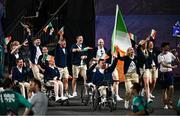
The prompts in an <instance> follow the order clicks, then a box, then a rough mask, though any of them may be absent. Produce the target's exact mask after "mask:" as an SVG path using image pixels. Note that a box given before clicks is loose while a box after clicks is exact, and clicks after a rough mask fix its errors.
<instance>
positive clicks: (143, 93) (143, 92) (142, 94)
mask: <svg viewBox="0 0 180 116" xmlns="http://www.w3.org/2000/svg"><path fill="white" fill-rule="evenodd" d="M144 95H145V91H144V88H143V89H142V91H141V96H144Z"/></svg>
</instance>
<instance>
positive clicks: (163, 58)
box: [158, 52, 176, 72]
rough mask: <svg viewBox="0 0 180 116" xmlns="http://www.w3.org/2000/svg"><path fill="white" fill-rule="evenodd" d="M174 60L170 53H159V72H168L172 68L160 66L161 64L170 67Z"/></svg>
mask: <svg viewBox="0 0 180 116" xmlns="http://www.w3.org/2000/svg"><path fill="white" fill-rule="evenodd" d="M175 59H176V57H175V56H174V55H173V54H172V53H171V52H167V53H166V54H163V53H160V54H159V55H158V62H159V63H160V71H161V72H170V71H172V68H167V67H164V66H162V64H161V62H164V63H166V64H167V65H168V66H172V65H171V64H172V62H173V61H174V60H175Z"/></svg>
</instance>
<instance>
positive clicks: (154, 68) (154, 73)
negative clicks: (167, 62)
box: [147, 41, 159, 98]
mask: <svg viewBox="0 0 180 116" xmlns="http://www.w3.org/2000/svg"><path fill="white" fill-rule="evenodd" d="M147 46H148V49H147V50H148V54H149V57H148V60H147V62H148V65H149V66H150V67H151V68H150V85H149V87H150V98H155V96H154V95H153V94H152V93H153V90H154V88H155V86H156V80H157V78H158V67H159V66H158V60H157V56H158V54H159V51H158V50H157V49H156V48H155V47H154V44H153V42H152V41H149V42H148V45H147Z"/></svg>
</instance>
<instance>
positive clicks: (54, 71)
mask: <svg viewBox="0 0 180 116" xmlns="http://www.w3.org/2000/svg"><path fill="white" fill-rule="evenodd" d="M45 75H46V81H47V82H50V83H53V84H54V93H55V101H58V100H66V99H67V97H64V94H63V92H64V90H63V83H62V82H61V79H60V73H59V70H58V68H57V67H55V61H54V58H52V59H50V60H49V66H48V67H47V69H46V70H45ZM59 92H60V94H61V97H59Z"/></svg>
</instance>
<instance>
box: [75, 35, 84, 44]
mask: <svg viewBox="0 0 180 116" xmlns="http://www.w3.org/2000/svg"><path fill="white" fill-rule="evenodd" d="M83 40H84V39H83V36H81V35H80V36H77V37H76V41H77V44H82V43H83Z"/></svg>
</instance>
